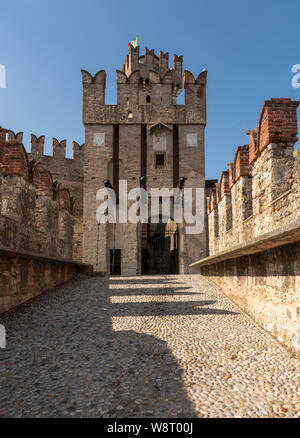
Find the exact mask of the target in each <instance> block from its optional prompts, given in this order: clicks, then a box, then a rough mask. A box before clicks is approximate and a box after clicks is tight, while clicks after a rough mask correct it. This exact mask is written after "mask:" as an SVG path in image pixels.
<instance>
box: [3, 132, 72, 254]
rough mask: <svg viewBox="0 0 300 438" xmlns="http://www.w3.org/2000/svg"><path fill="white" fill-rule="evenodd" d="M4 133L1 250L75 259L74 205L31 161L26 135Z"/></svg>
mask: <svg viewBox="0 0 300 438" xmlns="http://www.w3.org/2000/svg"><path fill="white" fill-rule="evenodd" d="M5 137H6V132H5V130H2V129H1V132H0V138H1V157H0V181H1V184H0V221H1V234H0V239H1V241H0V244H1V246H3V247H5V248H8V249H11V250H15V251H20V250H23V251H31V252H34V253H36V254H42V255H43V256H51V257H59V258H64V259H66V260H71V259H72V241H73V216H72V208H73V205H72V204H73V202H72V198H71V196H70V192H69V190H68V189H67V188H66V187H64V186H63V185H62V184H54V182H53V176H52V174H51V172H50V171H49V170H47V169H46V168H45V167H43V166H42V165H41V164H40V163H34V162H32V161H29V159H28V156H27V154H26V151H25V148H24V145H23V144H22V143H21V141H22V135H21V134H20V133H19V134H17V135H15V134H14V133H12V132H11V131H9V132H8V140H7V141H6V138H5Z"/></svg>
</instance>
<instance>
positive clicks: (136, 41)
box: [128, 37, 138, 49]
mask: <svg viewBox="0 0 300 438" xmlns="http://www.w3.org/2000/svg"><path fill="white" fill-rule="evenodd" d="M137 45H138V37H136V38H135V39H134V40H132V41H130V43H128V49H130V47H131V46H132V47H134V48H135V47H137Z"/></svg>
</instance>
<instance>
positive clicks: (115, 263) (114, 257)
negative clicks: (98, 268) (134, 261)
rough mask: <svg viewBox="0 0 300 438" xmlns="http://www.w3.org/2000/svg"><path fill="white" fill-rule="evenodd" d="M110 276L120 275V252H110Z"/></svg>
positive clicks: (115, 250)
mask: <svg viewBox="0 0 300 438" xmlns="http://www.w3.org/2000/svg"><path fill="white" fill-rule="evenodd" d="M110 275H121V250H120V249H111V250H110Z"/></svg>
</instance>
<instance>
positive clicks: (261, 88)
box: [0, 0, 300, 178]
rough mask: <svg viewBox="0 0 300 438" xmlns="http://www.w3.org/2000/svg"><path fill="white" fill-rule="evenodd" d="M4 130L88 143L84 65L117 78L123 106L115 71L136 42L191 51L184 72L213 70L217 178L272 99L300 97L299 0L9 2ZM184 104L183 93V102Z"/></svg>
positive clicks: (0, 95) (210, 137)
mask: <svg viewBox="0 0 300 438" xmlns="http://www.w3.org/2000/svg"><path fill="white" fill-rule="evenodd" d="M0 4H1V25H0V64H3V65H4V66H5V67H6V72H7V88H6V89H0V125H1V126H3V127H5V128H9V129H12V130H14V131H17V132H18V131H24V132H25V137H24V143H25V146H26V148H28V146H29V136H30V133H31V132H32V133H34V134H36V135H46V152H47V153H49V154H50V153H51V148H50V144H51V138H52V137H56V138H57V139H59V140H62V139H65V138H66V139H67V140H68V154H69V155H70V153H71V152H70V150H71V142H72V141H73V140H76V141H78V142H79V143H83V142H84V129H83V126H82V122H81V92H82V89H81V73H80V70H81V69H82V68H84V69H86V70H88V71H90V72H91V73H93V74H94V73H96V72H97V71H98V70H101V69H105V70H106V72H107V75H108V78H107V90H106V103H116V73H115V70H116V69H117V68H121V67H122V64H123V62H124V59H125V56H126V53H127V43H128V42H129V41H130V40H131V39H133V38H134V37H135V36H136V35H137V34H139V35H140V45H141V51H142V52H143V51H144V48H145V47H148V48H149V49H152V48H153V49H155V51H156V53H158V52H159V51H160V50H163V51H168V52H169V53H170V61H171V62H172V57H173V54H174V53H176V54H178V55H183V59H184V68H186V69H188V70H190V71H192V72H193V73H194V75H197V74H198V73H199V72H200V71H201V70H202V69H203V68H206V69H207V70H208V88H207V97H208V124H207V130H206V176H207V178H215V177H218V178H219V176H220V173H221V171H222V170H224V169H226V167H227V162H228V161H231V160H232V159H233V158H234V153H235V150H236V148H237V146H239V145H243V144H246V143H247V142H248V137H247V135H246V131H247V130H248V129H251V128H253V127H255V126H256V125H257V122H258V118H259V112H260V109H261V106H262V104H263V101H264V100H265V99H269V98H271V97H290V98H292V99H294V100H300V88H298V89H293V88H292V86H291V78H292V73H291V68H292V66H293V65H294V64H299V63H300V50H299V49H300V26H299V16H300V2H299V0H288V1H286V2H284V1H283V0H260V1H258V0H251V1H250V0H247V1H245V0H239V1H238V0H227V1H224V0H210V1H208V0H207V1H203V0H186V1H185V2H181V1H180V2H179V1H177V0H160V1H157V0H148V1H144V0H139V1H138V2H124V1H121V0H110V1H99V0H85V1H83V0H51V1H49V0H18V1H17V0H10V2H7V1H3V0H1V2H0ZM181 102H183V96H181V98H180V99H179V101H178V103H181Z"/></svg>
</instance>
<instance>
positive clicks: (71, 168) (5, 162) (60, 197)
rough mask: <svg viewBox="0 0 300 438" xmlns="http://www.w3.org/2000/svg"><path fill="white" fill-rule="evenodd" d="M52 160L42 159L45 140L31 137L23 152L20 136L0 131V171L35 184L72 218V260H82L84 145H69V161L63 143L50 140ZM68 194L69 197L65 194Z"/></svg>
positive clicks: (47, 157)
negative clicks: (27, 146) (27, 147)
mask: <svg viewBox="0 0 300 438" xmlns="http://www.w3.org/2000/svg"><path fill="white" fill-rule="evenodd" d="M51 143H52V156H49V155H44V147H45V136H44V135H42V136H40V137H37V136H36V135H35V134H31V151H30V152H28V153H27V152H26V150H25V148H24V145H23V133H22V132H19V133H17V134H15V133H14V132H13V131H11V130H5V129H2V128H1V129H0V170H1V173H2V175H3V176H4V177H6V176H8V175H15V176H20V177H22V178H23V179H24V180H25V181H27V182H28V183H30V184H34V186H35V188H36V190H37V193H38V194H39V195H42V196H46V197H48V198H50V199H51V200H57V202H58V203H59V208H61V209H63V210H68V211H72V212H73V215H74V221H75V222H74V242H73V258H74V259H76V260H81V242H82V210H83V155H84V145H79V144H78V143H77V142H75V141H73V142H72V158H67V157H66V147H67V142H66V140H61V141H59V140H58V139H57V138H53V139H52V141H51ZM66 190H67V191H68V194H67V192H66Z"/></svg>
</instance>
